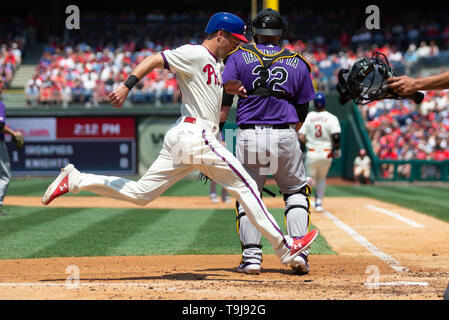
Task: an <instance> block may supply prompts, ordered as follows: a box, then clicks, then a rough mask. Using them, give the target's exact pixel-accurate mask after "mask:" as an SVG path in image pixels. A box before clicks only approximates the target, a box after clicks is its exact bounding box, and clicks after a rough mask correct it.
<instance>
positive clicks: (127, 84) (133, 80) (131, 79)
mask: <svg viewBox="0 0 449 320" xmlns="http://www.w3.org/2000/svg"><path fill="white" fill-rule="evenodd" d="M139 81H140V79H139V78H137V77H136V76H135V75H133V74H132V75H130V76H129V77H128V79H126V81H125V87H127V88H128V89H129V91H131V89H132V88H133V87H134V86H135V85H136V84H137V82H139Z"/></svg>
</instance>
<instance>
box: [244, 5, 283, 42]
mask: <svg viewBox="0 0 449 320" xmlns="http://www.w3.org/2000/svg"><path fill="white" fill-rule="evenodd" d="M287 27H288V23H287V21H286V20H285V19H284V18H283V17H282V16H281V14H280V13H279V12H277V11H276V10H273V9H271V8H269V9H264V10H261V11H260V12H259V13H258V14H257V16H256V17H255V18H254V20H253V21H251V22H250V28H249V30H250V32H251V35H252V36H253V37H254V40H255V41H256V42H257V39H256V36H257V35H258V34H259V35H264V36H282V35H283V34H285V32H286V31H287Z"/></svg>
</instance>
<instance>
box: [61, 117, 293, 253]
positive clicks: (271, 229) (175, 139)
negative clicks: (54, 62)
mask: <svg viewBox="0 0 449 320" xmlns="http://www.w3.org/2000/svg"><path fill="white" fill-rule="evenodd" d="M217 132H218V128H217V126H216V125H214V124H213V123H212V122H209V121H205V120H202V119H195V118H190V117H181V118H179V119H178V121H177V122H176V123H175V124H174V125H172V126H171V127H170V128H169V130H168V131H167V133H166V135H165V138H164V143H163V147H162V150H161V151H160V153H159V156H158V158H157V159H156V161H155V162H154V163H153V164H152V165H151V167H150V168H149V169H148V171H147V172H146V173H145V174H144V175H143V176H142V177H141V179H140V180H139V181H137V182H135V181H131V180H128V179H124V178H120V177H114V176H103V175H93V174H87V173H77V174H74V175H73V179H69V190H70V191H71V192H74V193H78V192H79V191H90V192H94V193H97V194H99V195H102V196H106V197H110V198H114V199H119V200H124V201H129V202H132V203H134V204H137V205H146V204H148V203H149V202H151V201H152V200H154V199H155V198H157V197H158V196H159V195H161V194H162V193H163V192H164V191H165V190H167V189H168V188H169V187H170V186H171V185H173V184H174V183H176V182H177V181H179V180H180V179H182V178H183V177H185V176H186V175H188V174H189V173H191V172H192V171H193V170H195V169H198V170H200V171H201V172H203V173H204V174H205V175H207V176H208V177H210V178H211V179H212V180H215V181H216V182H217V183H219V184H221V185H222V186H223V187H224V188H225V189H226V190H227V191H228V192H229V193H230V194H231V195H232V196H234V197H235V198H236V199H237V201H239V202H240V203H241V204H242V205H243V207H244V208H245V212H246V213H247V215H248V217H249V219H250V221H251V222H252V223H253V224H254V225H255V226H256V228H257V229H258V230H259V231H260V232H261V233H262V235H263V236H264V237H266V238H267V240H268V241H269V242H270V243H271V245H272V246H273V249H274V251H275V252H276V254H277V256H278V257H279V258H280V259H281V261H282V262H284V260H285V259H287V257H288V256H289V254H290V248H291V245H292V243H293V240H292V238H290V237H289V236H287V235H284V234H283V233H282V231H281V230H280V228H279V226H278V224H277V223H276V221H275V219H274V218H273V216H272V215H271V214H270V213H269V212H268V210H267V208H266V206H265V204H264V203H263V202H262V200H261V198H260V196H259V191H258V188H257V184H256V182H255V181H254V180H253V179H252V178H251V177H250V175H249V174H248V173H247V172H246V171H245V170H244V169H243V167H242V165H241V164H240V162H239V161H238V160H237V159H236V158H235V157H234V155H233V154H232V153H231V152H229V151H228V150H227V149H226V148H225V147H224V146H222V144H221V143H220V142H219V141H218V140H217V139H216V134H217Z"/></svg>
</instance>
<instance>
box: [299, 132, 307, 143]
mask: <svg viewBox="0 0 449 320" xmlns="http://www.w3.org/2000/svg"><path fill="white" fill-rule="evenodd" d="M298 140H299V142H301V143H302V144H306V142H307V141H306V136H305V135H303V134H300V133H298Z"/></svg>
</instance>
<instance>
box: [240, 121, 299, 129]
mask: <svg viewBox="0 0 449 320" xmlns="http://www.w3.org/2000/svg"><path fill="white" fill-rule="evenodd" d="M256 126H270V127H271V128H273V129H290V124H288V123H282V124H242V125H240V126H239V128H240V129H243V130H245V129H256Z"/></svg>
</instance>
